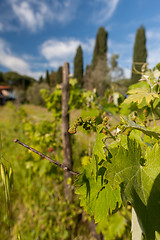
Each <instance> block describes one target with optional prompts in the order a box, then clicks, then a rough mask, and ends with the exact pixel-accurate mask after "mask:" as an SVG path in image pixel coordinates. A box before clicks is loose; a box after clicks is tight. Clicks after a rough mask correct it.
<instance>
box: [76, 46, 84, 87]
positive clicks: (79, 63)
mask: <svg viewBox="0 0 160 240" xmlns="http://www.w3.org/2000/svg"><path fill="white" fill-rule="evenodd" d="M74 77H75V78H77V80H78V83H79V85H80V86H82V83H83V52H82V48H81V46H80V45H79V47H78V48H77V52H76V55H75V58H74Z"/></svg>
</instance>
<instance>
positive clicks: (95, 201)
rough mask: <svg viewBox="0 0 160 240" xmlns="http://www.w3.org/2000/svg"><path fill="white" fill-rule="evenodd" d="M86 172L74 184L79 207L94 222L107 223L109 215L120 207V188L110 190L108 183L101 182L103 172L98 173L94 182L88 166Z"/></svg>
mask: <svg viewBox="0 0 160 240" xmlns="http://www.w3.org/2000/svg"><path fill="white" fill-rule="evenodd" d="M86 167H87V170H84V173H83V174H82V175H80V176H79V179H78V180H77V182H76V186H78V188H77V190H76V192H75V193H76V194H78V195H80V196H79V198H80V205H81V206H83V207H84V210H85V211H86V212H87V213H88V214H90V215H91V216H93V215H94V218H95V222H96V223H97V222H100V221H101V222H104V223H105V221H107V217H108V215H109V213H112V211H113V210H114V209H115V208H117V207H120V206H121V196H120V188H119V186H118V188H117V189H114V190H113V189H112V188H111V186H110V184H109V183H108V182H104V181H103V175H104V171H100V172H99V174H100V175H98V177H97V181H95V177H94V176H93V174H92V175H91V176H90V168H91V166H90V164H89V165H87V166H86Z"/></svg>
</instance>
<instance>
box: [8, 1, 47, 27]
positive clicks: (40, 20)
mask: <svg viewBox="0 0 160 240" xmlns="http://www.w3.org/2000/svg"><path fill="white" fill-rule="evenodd" d="M11 6H12V9H13V12H14V13H15V15H16V16H17V18H18V19H19V21H20V23H21V24H22V25H23V26H26V27H27V28H29V29H30V30H31V31H35V30H37V29H39V28H42V27H43V26H44V22H45V19H46V18H49V16H51V13H50V9H49V8H48V6H47V5H46V4H45V3H43V2H35V4H34V5H33V4H31V2H30V1H17V0H12V1H11Z"/></svg>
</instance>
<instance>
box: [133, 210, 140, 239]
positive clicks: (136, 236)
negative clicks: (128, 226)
mask: <svg viewBox="0 0 160 240" xmlns="http://www.w3.org/2000/svg"><path fill="white" fill-rule="evenodd" d="M131 231H132V240H141V239H142V230H141V227H140V225H139V222H138V218H137V214H136V212H135V210H134V208H133V207H132V230H131Z"/></svg>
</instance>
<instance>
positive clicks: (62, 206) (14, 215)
mask: <svg viewBox="0 0 160 240" xmlns="http://www.w3.org/2000/svg"><path fill="white" fill-rule="evenodd" d="M34 108H36V107H34ZM25 109H27V111H28V112H29V111H30V112H33V109H31V106H29V105H28V106H27V108H26V107H25ZM38 109H39V111H37V116H36V118H35V117H34V118H33V117H31V114H29V115H27V113H26V111H25V110H24V107H21V108H20V109H19V110H18V112H17V110H16V106H13V105H11V104H10V105H9V104H8V105H7V106H5V107H4V108H3V109H1V112H0V115H1V116H2V115H3V116H4V117H3V121H2V117H1V118H0V119H1V121H0V132H1V136H2V143H3V144H2V150H1V152H0V153H1V155H0V156H1V163H3V166H4V167H5V171H6V170H7V171H6V173H7V174H8V172H9V169H10V167H12V168H13V171H14V186H13V189H12V191H11V192H10V211H9V215H6V213H5V195H4V194H3V193H5V192H4V191H3V188H4V186H3V183H2V181H0V188H1V194H0V200H1V209H0V216H1V218H0V226H1V227H0V229H1V231H0V239H4V240H8V239H13V240H14V239H19V238H20V236H21V239H24V240H29V239H42V240H43V239H49V240H51V239H62V240H65V239H75V238H76V237H77V238H80V239H84V240H85V239H91V233H90V230H89V221H88V219H89V218H88V217H87V216H86V215H85V214H84V213H82V209H81V208H80V207H79V200H78V198H77V197H76V196H75V197H74V199H73V202H72V204H68V202H66V200H65V199H64V196H63V172H62V170H61V169H58V168H56V167H55V166H54V165H52V164H51V163H50V162H48V161H46V160H44V159H41V158H40V157H39V156H37V155H35V154H32V153H31V152H30V151H28V150H25V149H22V148H21V146H15V143H13V139H15V138H19V139H21V140H22V141H24V142H26V143H28V144H31V146H32V147H34V148H35V149H37V150H39V151H42V152H44V153H45V154H46V155H48V156H50V157H51V158H53V159H55V160H56V161H59V162H62V160H63V153H62V143H61V131H60V128H61V125H60V123H59V122H56V121H54V120H53V121H51V120H50V121H49V120H47V119H50V115H48V113H46V111H44V110H45V109H43V108H40V107H38ZM43 111H44V112H45V115H47V116H45V118H46V120H45V121H43V114H42V112H43ZM10 122H12V125H11V124H10ZM84 142H85V141H83V144H80V143H78V144H77V143H76V142H75V140H74V141H73V146H78V148H81V151H82V153H81V154H82V156H84V155H85V152H86V151H87V150H88V149H87V145H84ZM76 144H77V145H76ZM75 155H77V150H76V149H75ZM2 157H3V159H2ZM74 160H75V158H74ZM77 161H79V156H77ZM11 164H12V165H11ZM75 165H76V166H77V168H79V167H80V162H77V163H75ZM7 176H8V175H7ZM7 194H8V193H7ZM7 196H9V195H7ZM9 229H10V230H9Z"/></svg>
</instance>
